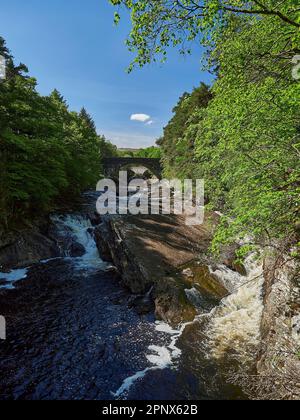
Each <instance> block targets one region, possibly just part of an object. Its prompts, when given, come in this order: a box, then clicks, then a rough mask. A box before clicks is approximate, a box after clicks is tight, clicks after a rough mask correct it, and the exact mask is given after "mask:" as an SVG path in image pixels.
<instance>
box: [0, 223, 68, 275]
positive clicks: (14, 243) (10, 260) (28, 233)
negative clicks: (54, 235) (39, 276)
mask: <svg viewBox="0 0 300 420" xmlns="http://www.w3.org/2000/svg"><path fill="white" fill-rule="evenodd" d="M49 224H50V222H49ZM44 230H45V227H44V226H43V227H41V226H39V225H36V226H34V227H32V228H31V229H25V230H22V231H20V232H14V233H10V234H7V235H6V234H3V236H2V237H1V239H0V271H5V270H6V269H10V268H18V267H25V266H29V265H32V264H34V263H36V262H38V261H40V260H44V259H50V258H55V257H58V256H60V250H59V247H58V246H57V244H56V243H55V241H54V240H52V239H51V238H50V237H48V236H46V235H45V233H44Z"/></svg>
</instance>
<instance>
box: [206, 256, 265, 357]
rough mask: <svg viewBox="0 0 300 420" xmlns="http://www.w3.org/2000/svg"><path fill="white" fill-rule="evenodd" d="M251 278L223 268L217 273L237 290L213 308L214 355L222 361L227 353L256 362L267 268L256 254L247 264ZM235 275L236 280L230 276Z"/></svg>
mask: <svg viewBox="0 0 300 420" xmlns="http://www.w3.org/2000/svg"><path fill="white" fill-rule="evenodd" d="M245 266H246V269H247V276H240V275H238V274H237V273H235V272H233V271H231V270H229V269H228V268H227V267H226V268H225V267H223V269H222V270H217V272H216V271H215V272H213V274H214V275H217V277H218V276H219V275H220V280H221V281H222V282H223V284H231V286H232V287H231V288H233V287H234V285H235V291H234V292H233V293H232V294H231V295H230V296H228V297H226V298H224V299H223V300H222V302H221V305H220V306H218V307H217V308H215V309H213V311H212V312H211V314H210V321H209V323H208V326H207V335H208V338H209V347H210V349H211V355H212V356H213V357H214V358H216V359H220V358H222V357H224V356H225V355H226V354H227V353H228V354H232V355H235V356H236V358H237V359H238V360H239V361H241V362H247V361H248V360H252V359H253V355H254V353H255V351H256V350H257V347H258V345H259V342H260V338H261V330H260V326H261V318H262V313H263V297H262V289H263V284H264V275H263V266H262V264H261V263H258V262H256V261H255V259H254V256H253V255H252V256H251V257H249V258H248V259H247V261H246V264H245ZM230 272H231V274H232V279H230V278H229V274H230Z"/></svg>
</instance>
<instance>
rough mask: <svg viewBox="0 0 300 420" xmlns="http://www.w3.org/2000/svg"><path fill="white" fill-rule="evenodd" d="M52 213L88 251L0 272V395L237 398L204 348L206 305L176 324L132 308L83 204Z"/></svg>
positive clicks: (34, 397)
mask: <svg viewBox="0 0 300 420" xmlns="http://www.w3.org/2000/svg"><path fill="white" fill-rule="evenodd" d="M53 222H54V223H55V225H56V227H57V230H58V231H59V232H60V234H64V232H65V233H66V234H70V233H71V234H72V235H73V236H74V237H75V238H76V241H77V243H79V244H80V245H82V246H83V247H84V250H85V251H84V253H83V255H82V256H80V257H73V258H72V257H70V256H68V255H67V252H66V255H65V256H64V257H61V258H57V259H53V260H48V261H41V262H40V263H38V264H36V265H34V266H32V267H29V268H27V269H18V270H15V271H12V272H11V273H9V274H7V273H1V274H0V280H1V283H0V314H1V315H4V316H5V318H6V323H7V339H6V340H5V341H1V342H0V354H1V359H0V370H1V378H0V399H2V400H8V399H19V400H53V399H58V400H67V399H71V400H76V399H78V400H79V399H86V400H103V399H111V400H114V399H124V400H126V399H129V400H134V399H142V400H158V399H167V400H174V399H177V400H202V399H203V400H204V399H205V400H207V399H213V400H214V399H240V398H243V394H242V393H241V391H240V390H239V389H238V388H236V387H235V386H232V385H230V384H228V383H227V382H228V381H227V380H226V378H225V377H224V376H223V375H222V373H221V372H222V369H221V368H220V366H221V365H220V363H217V362H216V361H214V360H213V359H212V358H211V357H208V348H207V337H206V336H205V334H204V331H205V328H206V326H207V323H208V320H209V314H202V315H201V316H199V317H198V318H197V320H196V321H195V322H194V323H191V324H190V325H185V326H182V327H181V328H179V329H178V330H173V329H172V328H171V327H170V326H168V325H167V324H164V323H163V322H157V321H156V320H155V319H154V316H153V315H151V314H150V315H143V316H141V315H138V314H137V313H136V311H135V310H134V309H133V308H132V305H131V302H132V299H133V297H132V295H130V293H129V292H128V291H127V290H126V289H124V288H123V286H122V285H121V283H120V279H119V278H118V277H117V276H116V274H115V272H114V270H113V268H112V267H111V266H110V265H109V264H107V263H105V262H103V261H102V260H101V258H100V256H99V254H98V250H97V247H96V244H95V241H94V238H93V227H92V224H91V222H90V220H89V219H88V217H87V216H86V214H85V212H84V211H79V212H78V211H77V212H75V213H70V214H64V215H56V216H53ZM222 363H223V362H222Z"/></svg>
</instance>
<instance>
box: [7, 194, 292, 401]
mask: <svg viewBox="0 0 300 420" xmlns="http://www.w3.org/2000/svg"><path fill="white" fill-rule="evenodd" d="M218 218H219V216H218V215H217V214H209V215H208V217H207V218H206V220H205V223H204V224H203V225H201V226H195V227H189V228H188V229H187V227H186V226H185V224H184V220H183V218H182V217H180V216H176V217H175V216H174V215H171V216H166V215H157V216H104V217H101V218H100V217H99V216H98V215H97V214H96V213H95V194H93V193H88V194H86V195H85V196H84V200H83V201H82V203H81V204H80V206H79V207H78V208H77V209H72V212H71V211H67V212H64V213H63V214H59V215H52V216H51V217H50V218H49V219H48V220H47V221H46V222H43V223H41V222H38V223H36V225H35V226H34V227H33V228H28V229H26V230H24V231H22V232H19V233H17V234H16V236H14V235H13V234H10V235H8V236H5V237H4V238H3V237H2V239H1V246H0V262H1V266H2V268H1V275H0V313H1V315H4V316H5V317H6V319H7V324H8V339H7V340H6V341H5V342H1V354H2V359H1V370H2V371H3V376H2V379H1V382H0V398H1V399H9V398H12V397H14V398H20V399H31V398H36V399H39V398H41V399H51V398H59V399H66V398H74V397H75V396H76V395H77V397H78V398H88V399H97V398H98V399H102V398H117V399H119V398H121V399H122V398H124V399H126V398H128V399H130V398H141V399H143V398H149V399H151V398H154V399H155V398H156V399H159V398H167V399H173V398H177V399H189V398H194V399H241V398H242V399H243V398H261V399H264V398H265V397H266V396H268V397H269V398H270V399H272V398H284V399H287V398H288V399H297V398H299V383H298V379H297V376H298V375H297V374H295V372H299V371H298V369H299V363H300V361H299V348H300V345H299V333H300V329H299V319H300V305H299V301H298V296H299V293H298V287H299V285H298V282H299V280H298V279H299V278H298V276H297V267H295V266H294V265H292V264H291V262H288V261H283V260H281V264H279V265H278V261H277V260H274V257H272V256H271V255H270V253H269V254H268V257H265V258H264V262H263V261H256V260H255V259H254V258H253V256H249V258H248V259H247V260H246V262H245V266H239V265H236V264H235V262H234V249H227V250H225V251H224V253H223V254H222V255H221V257H220V260H219V261H215V260H212V259H211V258H210V257H209V256H208V252H207V251H208V248H209V245H210V241H211V236H212V231H213V228H214V226H215V224H216V223H218ZM272 267H277V268H274V269H272ZM10 270H12V271H10ZM20 271H21V275H20ZM154 315H155V317H154ZM34 331H36V332H35V333H34ZM74 346H75V347H74ZM75 348H76V350H75ZM82 357H83V359H84V361H83V362H82V363H81V362H80V359H81V358H82ZM65 360H68V362H67V363H65V362H64V361H65ZM274 360H275V362H274ZM22 361H23V364H24V366H22ZM86 366H87V367H88V368H87V372H84V369H85V367H86ZM36 368H37V370H36ZM11 372H13V375H11ZM49 372H50V373H49ZM63 378H65V379H63ZM270 378H271V379H270ZM64 383H65V386H62V384H64ZM162 383H164V384H165V386H164V387H163V386H162ZM107 387H108V388H109V392H107Z"/></svg>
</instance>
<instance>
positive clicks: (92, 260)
mask: <svg viewBox="0 0 300 420" xmlns="http://www.w3.org/2000/svg"><path fill="white" fill-rule="evenodd" d="M52 220H53V222H54V223H56V224H58V225H61V226H63V227H65V228H67V229H68V230H70V231H71V232H72V234H73V235H74V237H75V238H76V241H77V242H78V243H79V244H80V245H82V246H83V247H84V249H85V254H84V255H83V256H82V257H77V258H73V260H74V262H75V263H76V265H77V266H78V267H79V268H99V269H100V268H106V267H107V264H106V263H105V262H103V261H102V260H101V258H100V255H99V251H98V249H97V245H96V242H95V240H94V238H93V236H92V234H91V233H90V231H91V230H93V229H94V227H93V225H92V223H91V221H90V219H88V218H87V217H84V216H81V215H66V216H53V217H52Z"/></svg>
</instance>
